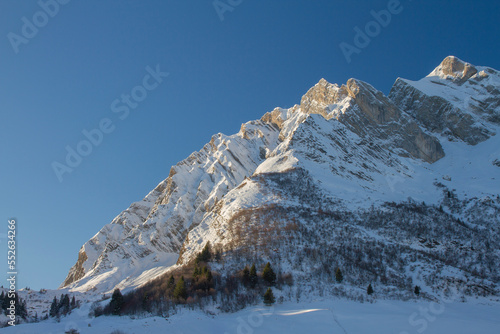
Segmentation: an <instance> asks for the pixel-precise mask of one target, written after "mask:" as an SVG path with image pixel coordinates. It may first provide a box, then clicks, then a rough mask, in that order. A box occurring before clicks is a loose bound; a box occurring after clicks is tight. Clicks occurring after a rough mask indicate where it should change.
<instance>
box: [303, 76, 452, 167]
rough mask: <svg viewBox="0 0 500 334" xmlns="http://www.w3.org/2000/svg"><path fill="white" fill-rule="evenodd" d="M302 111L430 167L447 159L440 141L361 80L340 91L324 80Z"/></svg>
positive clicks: (354, 81) (317, 86)
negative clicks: (384, 143) (380, 141)
mask: <svg viewBox="0 0 500 334" xmlns="http://www.w3.org/2000/svg"><path fill="white" fill-rule="evenodd" d="M300 107H301V109H302V110H303V111H304V112H307V113H311V114H320V115H322V116H323V117H325V118H326V119H331V118H336V119H337V120H338V121H340V122H341V123H343V124H345V125H346V126H347V127H348V128H349V130H351V131H352V132H354V133H356V134H357V135H358V136H360V137H362V138H366V139H367V140H369V141H373V140H377V139H378V140H384V141H385V142H386V143H387V145H385V146H386V147H385V148H389V149H395V148H396V149H398V148H399V149H402V150H404V152H402V151H398V152H400V154H401V155H403V156H408V155H410V156H412V157H415V158H417V159H422V160H424V161H427V162H430V163H432V162H435V161H437V160H439V159H441V158H442V157H443V156H444V151H443V149H442V147H441V144H440V143H439V140H438V139H437V138H435V137H432V136H429V135H428V134H426V133H424V131H423V130H422V129H420V127H419V126H418V125H417V123H416V122H415V121H414V120H413V119H412V118H411V117H410V116H409V115H408V114H406V113H405V112H403V111H401V110H400V109H399V108H398V107H397V106H396V105H395V104H394V103H393V102H392V101H391V100H389V99H388V98H387V97H386V96H384V94H382V92H380V91H378V90H376V89H375V88H373V87H372V86H371V85H369V84H367V83H365V82H362V81H360V80H356V79H349V81H347V84H346V85H342V86H341V87H338V86H337V85H332V84H330V83H328V82H326V80H324V79H322V80H321V81H320V82H319V83H318V84H317V85H315V86H314V87H313V88H311V89H310V90H309V91H308V92H307V93H306V95H304V97H303V98H302V101H301V105H300ZM339 107H340V108H339Z"/></svg>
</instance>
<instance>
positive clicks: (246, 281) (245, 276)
mask: <svg viewBox="0 0 500 334" xmlns="http://www.w3.org/2000/svg"><path fill="white" fill-rule="evenodd" d="M241 279H242V281H243V284H244V285H245V286H248V285H249V284H250V269H248V266H245V268H244V269H243V276H242V277H241Z"/></svg>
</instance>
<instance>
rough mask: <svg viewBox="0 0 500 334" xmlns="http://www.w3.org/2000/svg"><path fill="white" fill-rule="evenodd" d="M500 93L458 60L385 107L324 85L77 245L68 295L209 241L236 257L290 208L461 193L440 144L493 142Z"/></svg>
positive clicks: (356, 90)
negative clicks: (261, 219) (276, 214)
mask: <svg viewBox="0 0 500 334" xmlns="http://www.w3.org/2000/svg"><path fill="white" fill-rule="evenodd" d="M499 88H500V76H499V75H498V72H497V71H495V70H493V69H489V68H482V67H474V66H472V65H470V64H466V63H463V62H461V61H459V60H458V59H456V58H447V59H445V61H443V63H442V64H441V65H440V66H439V67H438V68H436V70H434V71H433V72H432V73H431V75H430V76H428V77H426V78H424V79H422V80H421V81H418V82H411V81H408V80H403V79H398V80H397V81H396V83H395V85H394V87H393V89H392V90H391V93H390V95H389V97H386V96H384V94H383V93H381V92H380V91H378V90H376V89H375V88H374V87H372V86H371V85H369V84H368V83H365V82H362V81H360V80H356V79H350V80H348V82H347V83H346V84H344V85H341V86H338V85H336V84H331V83H329V82H327V81H326V80H324V79H321V80H320V81H319V82H318V83H317V84H316V85H315V86H314V87H312V88H311V89H310V90H309V91H308V92H307V93H306V94H305V95H304V96H303V98H302V100H301V103H300V105H295V106H294V107H292V108H289V109H283V108H276V109H274V110H273V111H271V112H268V113H266V114H265V115H264V116H263V117H262V118H261V119H260V120H257V121H251V122H247V123H245V124H243V125H242V126H241V129H240V131H239V132H238V133H237V134H234V135H231V136H226V135H222V134H217V135H215V136H213V137H212V139H211V141H210V142H209V143H207V144H206V145H205V146H204V147H203V148H202V149H201V150H200V151H199V152H195V153H193V154H191V155H190V156H189V157H188V158H187V159H185V160H183V161H181V162H179V163H178V164H177V165H175V166H173V167H172V168H171V170H170V173H169V176H168V177H167V178H166V179H165V180H164V181H162V182H160V184H159V185H158V186H157V187H156V188H155V189H154V190H153V191H151V192H150V193H149V194H148V195H147V196H146V197H145V198H144V199H143V200H142V201H139V202H136V203H133V204H132V205H131V206H130V207H129V208H128V209H127V210H125V211H123V212H122V213H121V214H119V215H118V216H117V217H116V218H115V219H114V220H113V221H112V222H111V223H110V224H107V225H105V226H104V227H103V228H102V229H101V231H99V232H98V233H97V234H96V235H95V236H94V237H93V238H91V239H90V240H89V241H88V242H86V243H85V244H84V245H83V246H82V248H81V250H80V252H79V254H78V260H77V262H76V264H75V265H74V266H73V267H72V268H71V270H70V272H69V273H68V276H67V278H66V279H65V280H64V282H63V283H62V287H69V288H71V289H73V290H76V291H86V290H89V289H97V290H98V291H102V292H108V291H111V290H113V289H114V288H115V287H118V288H121V289H123V288H128V287H130V288H132V287H136V286H139V285H141V284H144V283H145V282H147V281H148V280H151V279H153V278H155V277H157V276H158V275H161V274H162V273H164V272H166V271H168V270H170V269H172V268H174V267H175V266H176V265H178V264H182V263H186V262H187V261H189V260H190V259H192V258H193V256H195V254H197V252H199V251H200V250H201V249H202V248H203V246H204V245H205V244H206V243H207V242H210V243H211V244H213V245H219V246H220V247H232V246H231V245H234V244H235V242H236V241H235V240H236V239H235V235H239V234H241V233H243V232H241V229H245V228H247V227H249V226H250V227H251V226H254V221H253V220H248V221H245V223H244V224H246V225H244V226H243V227H242V225H238V224H237V225H238V226H237V227H236V230H235V224H232V222H234V221H235V219H236V218H235V217H237V216H238V215H240V213H241V212H242V211H245V210H247V211H248V210H250V211H252V210H253V211H252V212H254V211H255V210H256V211H259V210H261V209H262V208H268V207H273V206H276V205H281V206H283V205H284V204H283V203H285V204H286V205H285V206H287V205H288V206H290V207H291V206H293V207H295V208H297V207H299V209H297V210H298V212H302V211H304V210H305V211H307V212H309V211H310V210H311V207H314V206H315V205H323V204H325V203H326V204H325V205H333V204H332V203H334V205H335V206H337V207H339V208H341V209H342V210H343V211H345V212H347V211H353V210H357V209H358V208H360V207H370V206H372V205H379V206H380V205H382V204H383V203H385V202H394V201H396V202H397V201H401V199H406V198H408V197H411V198H415V199H417V200H419V201H420V202H421V201H424V200H425V201H426V203H435V204H437V203H438V201H439V199H440V198H441V195H442V189H441V188H436V186H435V184H436V181H435V180H436V179H439V180H444V176H445V175H447V176H448V175H449V176H448V179H446V180H449V181H447V182H453V184H454V187H455V188H457V189H460V186H461V185H465V186H464V187H466V186H467V185H468V184H469V182H470V180H468V181H463V182H462V181H461V178H463V175H458V176H457V175H455V174H453V170H455V169H456V165H457V159H458V157H459V156H451V157H450V158H449V159H448V160H447V158H448V152H446V155H445V152H444V150H443V147H442V145H441V142H440V140H443V139H446V137H443V135H444V136H447V137H448V138H449V139H453V140H455V141H457V140H460V141H464V142H466V143H469V144H477V143H479V142H481V141H485V140H487V139H488V138H490V137H491V136H493V135H494V133H495V126H496V125H495V124H498V123H499V119H500V117H499V116H498V115H499V104H500V102H499V96H500V94H498V89H499ZM492 146H494V145H492ZM452 148H453V147H452ZM482 159H483V157H482V156H481V157H478V158H477V159H474V160H471V161H467V162H465V161H464V162H463V164H464V166H471V164H472V163H481V164H482V161H483V160H482ZM485 159H486V161H487V164H488V165H489V166H491V168H493V169H494V170H495V171H497V170H498V168H497V167H496V166H495V165H494V164H493V163H491V161H492V159H491V158H490V157H489V156H488V157H487V158H485ZM438 161H439V163H435V162H438ZM443 166H444V167H443ZM446 166H453V169H451V170H448V169H446V168H448V167H446ZM450 168H451V167H450ZM467 168H469V169H470V167H467ZM478 170H479V169H478ZM473 172H474V170H473V169H471V171H470V173H473ZM486 174H487V173H486ZM486 174H485V173H482V174H478V175H474V180H475V181H474V182H475V184H476V189H477V196H480V195H481V196H482V195H484V194H489V195H490V194H491V193H490V192H489V189H490V188H492V187H493V188H494V189H498V188H500V185H498V187H497V184H496V183H495V182H497V181H492V180H490V179H488V180H486V181H484V186H483V183H481V177H482V176H484V175H486ZM471 177H472V176H471ZM498 179H500V178H498ZM451 180H453V181H451ZM494 180H496V179H494ZM460 182H462V183H460ZM295 184H299V185H300V186H299V187H298V188H297V187H296V186H295ZM443 187H444V186H443ZM304 196H306V199H307V200H304ZM325 198H328V200H325ZM325 201H326V202H325ZM323 202H324V203H323ZM321 203H323V204H321ZM308 210H309V211H308ZM314 210H316V211H315V212H318V210H319V209H318V208H315V209H314ZM285 211H286V210H285ZM305 211H304V212H305ZM319 212H321V210H319ZM299 216H300V215H299ZM313 216H315V215H313ZM252 219H253V218H252ZM255 219H257V220H258V218H255ZM314 219H316V218H314ZM238 231H240V232H238ZM238 233H239V234H238ZM256 233H257V232H256Z"/></svg>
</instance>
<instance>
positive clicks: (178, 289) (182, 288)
mask: <svg viewBox="0 0 500 334" xmlns="http://www.w3.org/2000/svg"><path fill="white" fill-rule="evenodd" d="M174 298H176V299H187V291H186V284H185V283H184V276H181V278H180V279H179V281H177V285H176V286H175V289H174Z"/></svg>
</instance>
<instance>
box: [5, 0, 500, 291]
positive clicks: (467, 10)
mask: <svg viewBox="0 0 500 334" xmlns="http://www.w3.org/2000/svg"><path fill="white" fill-rule="evenodd" d="M221 1H223V2H227V0H221ZM388 3H389V1H386V0H383V1H378V0H377V1H353V0H349V1H347V0H346V1H334V0H317V1H308V0H303V1H298V0H273V1H269V0H267V1H264V0H244V1H243V2H242V3H241V4H240V5H238V6H236V7H235V8H234V9H233V11H232V12H229V11H228V12H225V13H224V20H223V21H221V20H220V19H219V16H218V14H217V12H216V11H215V9H214V6H213V1H212V0H196V1H195V0H182V1H179V0H155V1H152V0H149V1H148V0H144V1H139V0H137V1H97V0H85V1H79V0H72V1H70V2H69V3H68V4H66V5H64V6H61V8H60V9H59V13H57V14H56V15H55V16H54V17H53V18H50V20H49V22H48V24H47V25H46V26H44V27H42V28H40V29H39V32H38V34H37V35H36V36H35V37H34V38H32V39H30V40H29V42H28V44H26V45H20V46H19V52H18V53H17V54H16V53H15V52H14V51H13V48H12V46H11V44H10V42H9V40H8V38H7V34H8V33H10V32H13V33H16V34H21V27H22V25H23V22H22V21H21V19H22V17H27V18H28V19H29V20H31V18H32V17H33V15H34V14H35V13H36V12H38V11H40V7H39V5H38V4H37V2H36V1H18V0H3V1H1V2H0V56H1V58H0V92H1V95H0V117H1V119H0V157H1V160H2V163H1V167H0V189H1V191H0V234H1V233H6V230H7V219H8V218H10V217H15V218H17V220H18V235H19V237H18V247H19V248H18V249H19V250H18V262H19V284H18V287H19V288H22V287H24V286H30V287H32V288H35V289H39V288H42V287H45V288H57V287H58V286H59V284H60V283H61V282H62V281H63V280H64V278H65V276H66V274H67V272H68V270H69V268H70V267H71V266H72V265H73V264H74V263H75V261H76V259H77V254H78V250H79V249H80V247H81V245H82V244H83V243H84V242H86V241H87V240H88V239H89V238H91V237H92V236H93V235H94V234H95V233H97V232H98V231H99V229H100V228H102V226H103V225H105V224H107V223H109V222H110V221H111V220H112V219H113V218H114V217H115V216H116V215H117V214H119V213H120V212H121V211H122V210H124V209H126V208H127V207H128V206H129V205H130V203H131V202H134V201H137V200H140V199H142V198H143V197H144V196H145V195H146V194H147V193H148V192H149V191H150V190H151V189H153V188H154V187H155V186H156V185H157V184H158V183H159V182H160V181H161V180H163V179H164V178H166V177H167V176H168V172H169V169H170V166H171V165H174V164H175V163H177V162H178V161H180V160H182V159H184V158H185V157H187V156H188V155H189V154H190V153H191V152H193V151H197V150H199V149H201V147H202V146H203V145H204V144H205V143H206V142H208V141H209V140H210V137H211V136H212V135H213V134H215V133H218V132H222V133H225V134H233V133H236V132H238V130H239V128H240V125H241V123H244V122H246V121H249V120H253V119H258V118H260V117H261V116H262V115H263V114H264V113H265V112H267V111H271V110H272V109H274V107H277V106H280V107H291V106H293V105H294V104H297V103H299V102H300V98H301V96H302V95H303V94H304V93H305V92H306V91H307V90H308V89H309V88H310V87H311V86H313V85H314V84H315V83H317V82H318V81H319V79H320V78H322V77H324V78H325V79H327V80H328V81H330V82H335V83H339V84H342V83H345V82H346V81H347V80H348V79H349V78H351V77H355V78H358V79H361V80H364V81H367V82H369V83H371V84H372V85H373V86H375V87H376V88H378V89H379V90H381V91H383V92H384V93H385V94H387V93H388V92H389V90H390V87H391V85H392V84H393V82H394V81H395V79H396V78H397V77H404V78H408V79H413V80H416V79H419V78H421V77H423V76H425V75H427V74H428V73H429V72H430V71H431V70H432V69H433V68H434V67H435V66H437V65H438V64H439V63H440V62H441V60H442V59H443V58H444V57H446V56H448V55H455V56H458V57H459V58H461V59H463V60H466V61H468V62H470V63H472V64H476V65H487V66H491V67H493V68H497V69H500V57H499V56H500V52H499V51H500V48H499V45H500V43H499V42H500V41H499V37H498V36H500V28H499V24H498V22H500V5H499V3H498V2H497V1H459V0H455V1H451V0H450V1H439V0H434V1H423V0H419V1H417V0H413V1H410V0H401V5H402V6H403V10H402V12H401V13H399V14H397V15H393V16H392V20H391V22H390V24H389V25H388V26H387V27H384V28H382V29H381V32H380V34H379V35H378V36H376V37H374V38H373V39H372V40H371V42H370V44H369V45H368V46H367V47H366V48H364V49H362V50H361V52H360V53H359V54H354V55H353V56H352V62H351V63H347V62H346V60H345V58H344V56H343V54H342V52H341V50H340V48H339V44H340V43H341V42H346V43H350V44H353V38H354V34H355V33H354V30H353V29H354V27H355V26H359V27H360V28H364V26H365V25H366V24H367V23H368V22H369V21H371V20H373V18H372V16H371V15H370V11H371V10H376V11H379V10H382V9H384V8H387V5H388ZM157 64H159V66H160V68H161V70H162V71H165V72H169V73H170V75H169V77H168V78H166V79H165V80H164V82H163V83H162V84H161V85H160V86H159V87H158V88H157V89H155V90H154V91H151V92H149V94H148V97H147V98H146V99H145V100H144V101H143V102H141V103H140V105H139V106H138V107H137V108H136V109H135V110H133V111H132V112H131V113H130V115H129V116H128V117H127V118H126V119H125V120H123V121H122V120H120V119H119V118H118V115H117V114H115V113H113V112H112V111H111V109H110V104H111V102H112V101H113V100H115V99H116V98H120V95H121V94H122V93H130V90H131V89H132V88H134V87H135V86H136V85H139V84H141V82H142V79H143V77H144V75H145V74H146V70H145V68H146V66H151V67H155V66H156V65H157ZM103 118H110V119H111V120H112V121H113V124H114V125H115V127H116V128H115V130H114V132H112V133H110V134H107V135H105V136H104V139H103V141H102V144H101V145H99V146H98V147H94V149H93V152H92V153H91V154H90V155H89V156H87V157H85V158H84V159H83V162H82V163H81V164H80V165H79V166H78V167H77V168H75V170H74V171H73V172H72V173H71V174H65V175H64V176H63V182H59V181H58V179H57V177H56V175H55V173H54V171H53V169H52V167H51V163H52V162H53V161H59V162H61V163H63V162H64V159H65V155H66V151H65V147H66V146H67V145H69V146H71V147H73V148H74V147H75V146H76V145H77V143H78V142H79V141H81V140H82V139H84V137H83V135H82V133H81V132H82V130H84V129H87V130H90V129H93V128H96V127H97V126H98V124H99V121H100V120H101V119H103ZM2 226H3V227H2ZM0 241H1V243H0V248H1V250H2V251H1V253H0V272H1V273H2V274H1V275H0V277H2V280H4V278H3V277H4V276H5V274H4V273H5V272H6V271H7V268H6V247H5V246H6V239H5V238H1V237H0ZM3 254H4V255H3ZM4 259H5V260H4ZM0 285H6V281H4V282H2V283H0Z"/></svg>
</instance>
